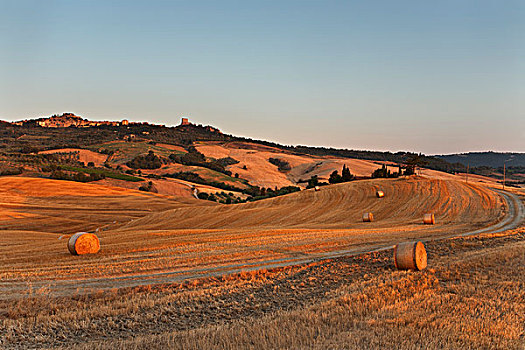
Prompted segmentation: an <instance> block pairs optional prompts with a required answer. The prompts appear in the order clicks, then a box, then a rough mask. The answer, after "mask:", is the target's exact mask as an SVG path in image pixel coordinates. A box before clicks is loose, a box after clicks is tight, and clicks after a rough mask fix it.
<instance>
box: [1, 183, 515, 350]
mask: <svg viewBox="0 0 525 350" xmlns="http://www.w3.org/2000/svg"><path fill="white" fill-rule="evenodd" d="M377 189H381V190H383V191H385V193H386V196H385V198H382V199H378V198H376V197H375V191H376V190H377ZM0 190H1V191H2V193H5V194H6V195H5V196H3V198H2V201H1V202H0V215H3V218H4V219H3V220H2V221H1V225H0V228H1V230H2V231H0V232H1V233H2V236H3V241H2V243H1V245H0V249H1V252H0V253H1V256H2V258H1V259H2V260H1V264H0V281H1V287H0V288H1V292H2V294H1V295H2V298H0V300H1V305H2V306H3V307H2V309H4V310H5V311H3V312H2V313H1V314H0V320H1V322H2V323H0V324H1V325H2V327H0V332H2V333H3V335H5V337H4V339H5V340H4V343H0V345H5V346H6V347H8V346H12V347H16V344H22V343H23V342H25V343H24V344H27V346H29V347H38V346H43V347H50V346H57V345H60V344H64V345H66V344H69V345H68V347H69V346H70V345H71V344H77V345H78V344H81V343H86V344H87V345H85V346H86V348H96V347H98V346H99V347H101V348H133V347H137V348H149V347H157V348H159V346H158V345H160V344H169V346H170V347H173V348H206V347H208V348H209V347H219V348H223V347H225V348H246V347H255V348H297V347H308V348H316V347H328V348H345V347H346V348H360V347H362V346H364V344H370V345H371V346H372V347H375V348H381V347H384V346H387V344H392V343H389V341H393V340H396V342H397V344H399V347H400V348H420V347H422V346H423V347H432V348H440V347H449V348H454V347H457V346H466V345H469V344H470V345H471V346H475V347H479V346H482V347H483V346H485V347H491V346H488V345H490V344H492V345H494V344H495V343H494V341H495V340H496V339H500V338H501V345H506V346H507V347H506V348H519V346H521V345H523V334H524V333H523V332H524V330H523V327H522V325H523V322H522V321H523V312H521V311H523V310H522V309H520V307H521V308H523V303H521V302H520V300H523V281H522V279H520V278H521V277H519V276H520V275H519V273H520V272H523V271H521V270H522V269H523V261H522V260H523V256H524V253H525V252H524V246H523V229H516V230H513V231H507V232H505V233H502V234H500V235H499V236H497V237H494V236H487V235H485V236H475V237H474V238H461V239H455V240H441V241H435V242H432V241H431V242H430V243H427V244H428V247H429V254H430V255H429V258H430V260H429V261H430V267H431V268H430V269H429V270H427V271H425V272H422V273H410V272H409V273H406V272H397V271H394V270H393V268H392V261H391V250H388V249H387V250H384V251H380V252H378V253H369V254H361V255H359V254H358V255H357V256H356V257H344V255H345V254H357V253H360V252H366V251H370V250H373V249H376V248H388V247H389V246H391V245H393V244H395V243H397V242H400V241H404V240H411V239H428V240H432V239H434V238H438V237H443V236H450V235H458V234H462V233H466V232H471V231H474V230H476V229H480V228H483V227H486V226H489V225H491V224H494V223H496V222H498V221H499V220H501V218H502V217H503V215H504V211H505V204H504V202H503V201H502V199H501V197H500V196H499V195H498V194H496V193H495V192H493V191H492V190H490V189H488V188H486V187H483V186H478V185H472V184H465V183H462V182H458V181H451V180H436V179H429V178H410V179H396V180H373V181H372V180H370V181H368V180H367V181H356V182H352V183H347V184H340V185H334V186H329V187H325V188H322V190H321V191H319V192H315V191H302V192H300V193H295V194H292V195H288V196H284V197H279V198H274V199H270V200H264V201H260V202H254V203H246V204H241V205H229V206H225V205H218V204H213V203H210V202H205V201H197V200H193V199H174V198H173V197H167V196H159V195H153V194H148V193H142V192H138V191H133V190H123V189H118V188H109V189H108V188H107V187H102V186H97V185H93V184H77V183H71V182H62V181H52V180H44V179H25V178H3V179H1V180H0ZM365 211H370V212H373V213H374V216H375V218H376V221H374V222H372V223H363V222H361V215H362V213H363V212H365ZM425 212H434V213H435V214H436V219H437V224H436V225H434V226H426V225H423V224H422V215H423V213H425ZM97 228H98V229H99V230H98V231H97V234H98V235H99V237H100V239H101V245H102V250H101V252H100V253H99V254H97V255H94V256H81V257H73V256H71V255H69V253H68V252H67V249H66V242H67V238H68V237H69V236H70V235H71V234H72V233H74V232H76V231H79V230H84V231H95V230H96V229H97ZM476 237H480V238H476ZM339 253H340V254H341V255H343V257H341V258H334V259H331V260H330V259H329V260H320V261H318V262H315V261H316V259H317V258H325V257H327V256H331V255H334V256H336V255H338V254H339ZM509 262H513V263H512V264H510V263H509ZM516 264H517V265H516ZM520 269H521V270H520ZM239 271H241V272H240V273H238V272H239ZM242 271H243V272H242ZM485 274H486V277H485ZM500 274H503V276H500ZM522 275H523V274H522ZM522 275H521V276H522ZM498 276H500V277H498ZM281 288H283V289H282V290H281ZM450 288H452V289H450ZM454 288H455V289H454ZM484 288H490V290H488V291H483V289H484ZM498 291H500V292H498ZM258 293H262V294H258ZM473 293H474V294H473ZM486 302H487V303H488V304H486ZM520 305H521V306H520ZM496 309H497V310H500V313H499V314H495V313H494V310H496ZM427 312H428V315H427V314H426V313H427ZM516 312H521V313H516ZM449 318H450V319H449ZM494 322H496V325H494ZM520 322H521V323H520ZM460 325H462V326H460ZM476 335H479V337H478V338H477V337H476ZM132 337H133V339H134V340H132ZM24 339H25V340H24ZM234 339H237V342H236V341H235V340H234ZM370 339H371V340H370ZM21 341H22V343H20V342H21ZM250 344H251V345H250ZM418 344H419V345H418ZM425 344H426V345H425ZM412 345H413V346H412ZM496 345H497V344H496ZM496 345H495V346H492V347H495V348H497V347H498V346H496ZM501 348H505V347H501Z"/></svg>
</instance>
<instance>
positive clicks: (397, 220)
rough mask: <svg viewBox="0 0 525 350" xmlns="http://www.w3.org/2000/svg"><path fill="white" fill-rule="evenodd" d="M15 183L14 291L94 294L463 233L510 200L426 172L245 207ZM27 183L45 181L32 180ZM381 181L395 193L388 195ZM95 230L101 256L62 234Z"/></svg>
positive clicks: (10, 271) (9, 241) (7, 255)
mask: <svg viewBox="0 0 525 350" xmlns="http://www.w3.org/2000/svg"><path fill="white" fill-rule="evenodd" d="M6 181H7V182H8V183H4V184H3V183H0V188H2V186H4V187H3V188H7V187H8V186H9V187H10V188H12V189H11V191H8V190H7V191H6V192H7V193H11V195H13V196H15V198H16V201H13V203H5V204H4V205H5V206H7V208H8V210H9V211H10V212H12V211H16V212H17V213H21V215H28V216H27V217H23V218H18V219H12V220H7V221H4V222H2V226H1V228H2V229H3V235H4V242H3V245H2V256H3V262H4V264H2V266H3V268H2V270H0V278H2V280H3V281H4V283H3V285H2V287H1V291H2V292H3V297H4V298H5V297H7V296H8V295H9V294H10V293H19V292H20V291H21V290H26V289H27V288H28V285H29V284H31V286H32V288H41V287H43V286H46V287H47V288H50V291H51V292H52V293H56V294H58V295H60V294H64V293H66V294H67V293H70V292H71V291H82V292H92V291H96V290H101V289H102V290H103V289H111V288H115V287H122V286H134V285H141V284H150V283H160V282H166V281H180V280H184V279H187V278H195V277H199V276H206V275H210V274H213V275H217V274H222V273H227V272H232V271H237V270H239V269H243V268H248V269H257V268H261V267H269V266H278V265H286V264H292V263H296V262H301V261H308V260H311V259H315V258H320V257H325V256H333V255H336V254H345V253H349V252H354V253H355V252H360V251H369V250H372V249H379V248H383V247H389V246H393V245H394V244H395V243H397V242H399V241H403V240H413V239H418V240H424V239H431V238H434V237H441V236H444V235H449V236H450V235H459V234H462V233H465V232H469V231H473V230H476V229H480V228H483V227H486V226H489V225H492V224H495V223H496V222H498V220H500V219H501V217H502V216H503V215H504V211H503V210H504V206H505V204H504V201H503V200H502V199H501V197H500V196H499V195H498V194H497V193H496V192H493V191H491V190H489V189H487V188H484V187H479V186H476V185H465V184H464V183H460V182H456V181H443V180H430V179H423V178H414V179H397V180H373V181H372V180H370V181H355V182H351V183H346V184H339V185H333V186H328V187H324V188H323V190H322V191H319V192H316V191H314V190H306V191H301V192H297V193H294V194H291V195H287V196H282V197H277V198H274V199H268V200H263V201H258V202H251V203H246V204H238V205H220V204H215V203H211V202H208V201H199V200H196V199H179V200H174V199H172V198H170V197H163V196H158V195H152V194H146V193H143V192H138V191H132V190H123V189H116V188H113V189H106V188H105V187H102V186H96V185H88V184H77V183H71V182H65V185H64V186H59V185H60V184H59V181H50V180H42V179H21V178H11V179H9V180H4V182H6ZM26 182H27V183H29V184H31V185H32V186H34V187H37V188H34V189H33V188H32V187H31V186H28V188H29V189H27V190H23V188H24V186H26V184H25V183H26ZM55 186H58V187H59V188H55ZM379 187H380V188H381V189H382V190H384V191H385V192H386V193H389V196H387V197H385V198H382V199H381V200H378V199H377V198H376V195H375V194H376V191H377V189H378V188H379ZM37 189H38V190H37ZM24 191H25V192H24ZM54 191H57V192H54ZM53 194H57V195H59V196H53ZM95 194H98V196H96V195H95ZM102 194H104V195H103V196H102ZM363 212H373V213H374V221H373V222H366V223H364V222H362V213H363ZM426 212H433V213H435V215H436V219H437V224H436V225H432V226H425V225H423V224H422V221H421V217H422V216H423V214H424V213H426ZM97 229H98V230H99V232H97V235H98V236H99V238H100V244H101V250H100V252H99V253H98V254H97V255H95V256H89V257H85V258H84V257H82V258H80V259H78V258H76V259H75V258H72V257H71V256H70V255H69V253H68V252H67V249H65V246H64V242H62V241H60V240H58V237H60V236H62V235H71V234H73V233H75V232H78V231H88V232H89V231H91V232H94V231H95V230H97ZM68 237H69V236H68ZM28 242H34V243H33V244H31V245H28ZM13 246H14V247H16V248H15V249H13ZM43 247H45V249H44V248H43ZM4 266H5V267H4Z"/></svg>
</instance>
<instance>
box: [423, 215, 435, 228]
mask: <svg viewBox="0 0 525 350" xmlns="http://www.w3.org/2000/svg"><path fill="white" fill-rule="evenodd" d="M423 223H424V224H425V225H434V224H435V223H436V220H435V218H434V214H431V213H427V214H425V215H423Z"/></svg>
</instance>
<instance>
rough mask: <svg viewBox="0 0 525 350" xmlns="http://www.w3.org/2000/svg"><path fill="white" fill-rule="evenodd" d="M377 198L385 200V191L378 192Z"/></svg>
mask: <svg viewBox="0 0 525 350" xmlns="http://www.w3.org/2000/svg"><path fill="white" fill-rule="evenodd" d="M376 196H377V198H383V197H384V196H385V192H383V191H377V192H376Z"/></svg>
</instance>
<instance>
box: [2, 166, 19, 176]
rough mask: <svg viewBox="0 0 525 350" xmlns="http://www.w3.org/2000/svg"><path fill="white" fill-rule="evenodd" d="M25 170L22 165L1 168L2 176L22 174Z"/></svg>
mask: <svg viewBox="0 0 525 350" xmlns="http://www.w3.org/2000/svg"><path fill="white" fill-rule="evenodd" d="M23 171H24V168H22V167H18V168H6V169H0V176H8V175H20V174H22V172H23Z"/></svg>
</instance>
